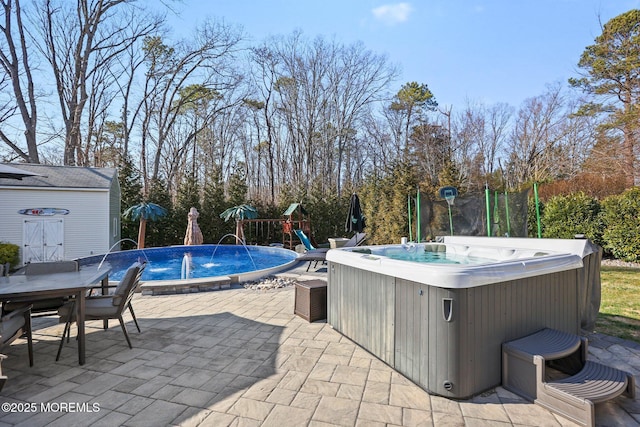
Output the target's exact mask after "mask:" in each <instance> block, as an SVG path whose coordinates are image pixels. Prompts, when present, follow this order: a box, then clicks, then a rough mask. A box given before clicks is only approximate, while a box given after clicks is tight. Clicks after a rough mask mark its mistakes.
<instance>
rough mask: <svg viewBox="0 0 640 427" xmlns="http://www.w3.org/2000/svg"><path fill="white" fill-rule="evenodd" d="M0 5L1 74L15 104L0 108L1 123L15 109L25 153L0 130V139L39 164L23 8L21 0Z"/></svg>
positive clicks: (34, 104) (34, 95)
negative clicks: (0, 19)
mask: <svg viewBox="0 0 640 427" xmlns="http://www.w3.org/2000/svg"><path fill="white" fill-rule="evenodd" d="M0 4H2V8H3V11H4V18H5V19H4V24H3V25H2V26H0V30H1V31H2V35H3V36H4V38H3V43H2V44H1V45H0V46H1V49H0V64H2V69H3V71H4V75H5V76H8V77H9V80H10V82H11V86H12V94H13V97H14V102H15V103H11V102H9V103H5V104H4V105H2V109H1V110H0V112H1V120H0V123H1V122H2V121H4V120H6V119H7V118H9V117H11V116H12V115H13V112H14V111H15V110H18V111H19V112H20V116H21V118H22V123H23V124H24V137H25V142H26V151H25V150H24V149H22V148H20V146H19V145H18V143H17V142H16V141H13V140H12V138H11V137H9V136H8V135H7V134H6V133H5V132H4V131H2V130H1V129H0V139H2V141H3V142H4V143H5V144H7V145H8V146H9V147H10V148H11V149H12V150H13V151H14V152H15V153H16V154H18V155H19V156H20V157H21V158H22V159H24V160H25V161H27V162H30V163H40V158H39V155H38V146H37V142H36V127H37V126H36V125H37V120H38V109H37V105H36V94H35V89H34V84H33V76H32V73H31V63H30V60H29V53H30V52H29V49H28V45H27V37H26V29H25V25H24V23H23V19H22V7H21V5H20V0H15V3H13V1H12V0H1V2H0ZM14 24H15V29H14ZM3 80H4V78H3ZM3 92H4V91H3Z"/></svg>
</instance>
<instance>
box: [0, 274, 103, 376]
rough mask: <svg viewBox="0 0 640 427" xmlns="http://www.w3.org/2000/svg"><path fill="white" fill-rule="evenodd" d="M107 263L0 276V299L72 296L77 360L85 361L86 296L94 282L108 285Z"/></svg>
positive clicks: (17, 299) (81, 363) (25, 299)
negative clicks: (73, 299)
mask: <svg viewBox="0 0 640 427" xmlns="http://www.w3.org/2000/svg"><path fill="white" fill-rule="evenodd" d="M110 272H111V268H110V267H109V266H106V265H105V266H102V267H101V268H96V267H89V268H85V269H81V270H80V271H74V272H68V273H51V274H38V275H34V276H28V275H14V276H9V277H1V278H0V301H3V302H4V301H27V300H29V299H33V298H55V297H61V296H62V297H64V296H75V298H76V304H75V306H76V323H77V325H78V362H79V363H80V365H84V362H85V333H84V320H85V296H86V293H87V290H89V289H90V288H91V287H92V286H95V285H96V284H97V283H99V282H101V284H102V286H106V285H108V280H109V273H110Z"/></svg>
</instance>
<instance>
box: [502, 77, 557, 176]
mask: <svg viewBox="0 0 640 427" xmlns="http://www.w3.org/2000/svg"><path fill="white" fill-rule="evenodd" d="M566 118H567V112H566V110H565V99H564V97H563V93H562V88H561V86H560V85H555V86H551V87H549V89H548V91H547V92H546V93H545V94H543V95H540V96H537V97H534V98H529V99H527V100H526V101H525V102H524V104H523V106H522V107H521V108H520V109H519V110H518V112H517V115H516V118H515V124H514V127H513V130H512V134H511V137H510V139H509V142H508V155H509V159H508V163H507V169H508V178H509V184H510V187H512V188H517V187H519V186H521V185H522V184H526V183H531V182H543V181H545V180H547V179H550V178H553V177H555V176H556V171H557V170H558V166H559V161H560V162H562V161H563V160H561V157H560V156H561V155H562V150H561V148H562V146H561V143H562V142H563V140H564V137H565V132H566V127H565V123H566ZM560 164H561V163H560Z"/></svg>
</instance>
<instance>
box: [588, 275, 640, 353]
mask: <svg viewBox="0 0 640 427" xmlns="http://www.w3.org/2000/svg"><path fill="white" fill-rule="evenodd" d="M600 277H601V279H602V302H601V304H600V313H599V314H598V319H597V321H596V332H600V333H603V334H607V335H613V336H616V337H620V338H624V339H627V340H633V341H636V342H640V269H637V268H624V267H605V266H603V267H602V268H601V275H600Z"/></svg>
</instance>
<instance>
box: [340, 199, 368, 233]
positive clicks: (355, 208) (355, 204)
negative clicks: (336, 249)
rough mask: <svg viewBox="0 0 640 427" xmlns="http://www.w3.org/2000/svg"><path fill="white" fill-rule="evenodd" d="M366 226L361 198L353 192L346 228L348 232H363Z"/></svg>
mask: <svg viewBox="0 0 640 427" xmlns="http://www.w3.org/2000/svg"><path fill="white" fill-rule="evenodd" d="M364 227H365V222H364V215H363V214H362V209H361V208H360V198H359V197H358V195H357V194H356V193H353V195H352V196H351V202H350V203H349V214H348V215H347V222H346V224H345V226H344V229H345V231H348V232H356V233H361V232H362V230H364Z"/></svg>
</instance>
